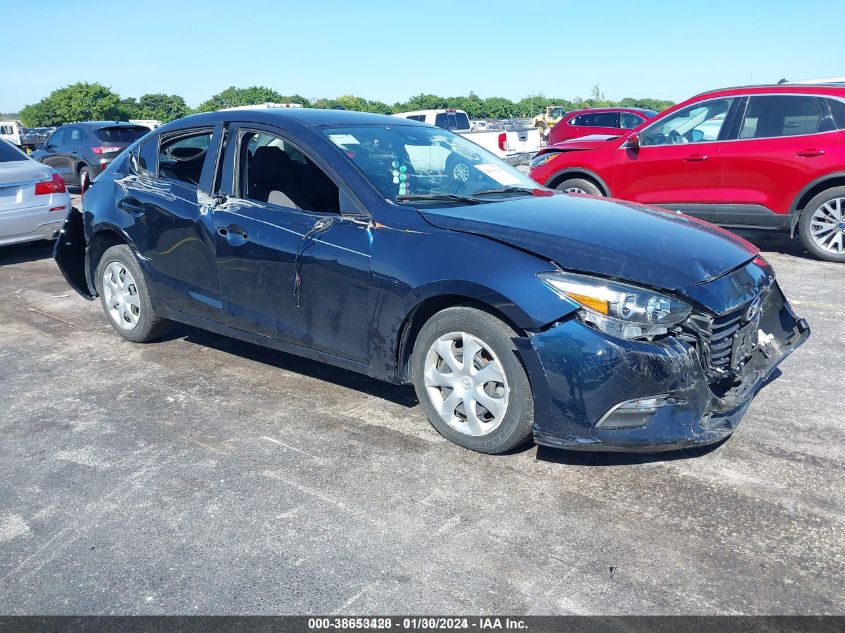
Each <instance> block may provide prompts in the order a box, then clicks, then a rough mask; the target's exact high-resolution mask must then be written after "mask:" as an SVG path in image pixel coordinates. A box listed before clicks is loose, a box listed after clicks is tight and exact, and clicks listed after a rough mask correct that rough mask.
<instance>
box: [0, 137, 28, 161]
mask: <svg viewBox="0 0 845 633" xmlns="http://www.w3.org/2000/svg"><path fill="white" fill-rule="evenodd" d="M16 160H26V154H24V153H23V152H22V151H20V150H19V149H18V148H17V147H15V146H14V145H12V144H11V143H7V142H6V141H3V140H0V163H9V162H12V161H16Z"/></svg>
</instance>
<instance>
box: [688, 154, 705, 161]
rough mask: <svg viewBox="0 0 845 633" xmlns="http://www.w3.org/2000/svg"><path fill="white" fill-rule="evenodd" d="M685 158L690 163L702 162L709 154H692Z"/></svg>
mask: <svg viewBox="0 0 845 633" xmlns="http://www.w3.org/2000/svg"><path fill="white" fill-rule="evenodd" d="M684 160H685V161H686V162H688V163H700V162H702V161H705V160H707V154H690V155H689V156H685V157H684Z"/></svg>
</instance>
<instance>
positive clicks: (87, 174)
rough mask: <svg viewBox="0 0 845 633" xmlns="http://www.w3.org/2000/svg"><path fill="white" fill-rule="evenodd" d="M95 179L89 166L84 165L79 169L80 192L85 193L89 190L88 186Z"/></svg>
mask: <svg viewBox="0 0 845 633" xmlns="http://www.w3.org/2000/svg"><path fill="white" fill-rule="evenodd" d="M92 180H94V176H93V175H92V174H91V170H90V169H88V168H87V167H83V168H82V169H80V170H79V192H80V193H85V192H86V191H87V190H88V187H90V186H91V181H92Z"/></svg>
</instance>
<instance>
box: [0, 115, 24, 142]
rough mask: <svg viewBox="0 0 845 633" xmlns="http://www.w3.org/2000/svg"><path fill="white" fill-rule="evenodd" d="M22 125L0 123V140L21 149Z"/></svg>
mask: <svg viewBox="0 0 845 633" xmlns="http://www.w3.org/2000/svg"><path fill="white" fill-rule="evenodd" d="M23 135H24V129H23V124H21V122H20V121H0V139H3V140H4V141H7V142H9V143H11V144H12V145H14V146H15V147H23V138H22V137H23Z"/></svg>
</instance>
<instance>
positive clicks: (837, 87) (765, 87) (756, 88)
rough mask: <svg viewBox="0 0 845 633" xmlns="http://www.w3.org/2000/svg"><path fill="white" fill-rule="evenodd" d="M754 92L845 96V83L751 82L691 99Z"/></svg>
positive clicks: (710, 91)
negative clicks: (751, 83) (750, 83)
mask: <svg viewBox="0 0 845 633" xmlns="http://www.w3.org/2000/svg"><path fill="white" fill-rule="evenodd" d="M755 93H767V94H772V93H778V94H793V93H798V94H815V95H831V96H837V97H845V83H843V82H837V81H831V82H813V83H801V82H796V83H788V82H785V83H778V84H753V85H745V86H731V87H729V88H717V89H715V90H706V91H704V92H700V93H698V94H697V95H695V96H694V97H692V98H693V99H697V98H698V97H703V96H706V95H709V96H713V95H719V94H725V95H734V94H755Z"/></svg>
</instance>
